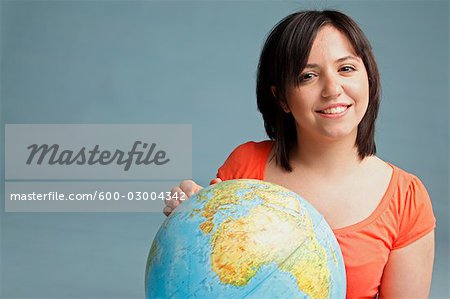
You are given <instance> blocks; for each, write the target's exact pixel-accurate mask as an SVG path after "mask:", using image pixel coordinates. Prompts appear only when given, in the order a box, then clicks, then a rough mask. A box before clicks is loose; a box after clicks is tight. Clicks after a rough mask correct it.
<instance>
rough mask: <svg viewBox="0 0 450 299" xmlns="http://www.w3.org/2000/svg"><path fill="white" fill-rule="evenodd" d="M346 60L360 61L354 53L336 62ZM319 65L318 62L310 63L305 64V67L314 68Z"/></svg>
mask: <svg viewBox="0 0 450 299" xmlns="http://www.w3.org/2000/svg"><path fill="white" fill-rule="evenodd" d="M346 60H355V61H357V62H359V59H358V58H356V57H355V56H352V55H348V56H344V57H342V58H339V59H337V60H336V61H335V62H343V61H346ZM317 67H319V65H318V64H317V63H308V64H307V65H305V69H312V68H317Z"/></svg>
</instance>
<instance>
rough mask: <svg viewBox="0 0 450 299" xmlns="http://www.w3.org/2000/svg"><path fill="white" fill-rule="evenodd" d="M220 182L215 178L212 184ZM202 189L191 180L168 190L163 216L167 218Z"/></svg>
mask: <svg viewBox="0 0 450 299" xmlns="http://www.w3.org/2000/svg"><path fill="white" fill-rule="evenodd" d="M221 181H222V180H221V179H219V178H215V179H214V180H213V181H212V184H213V185H214V184H217V183H219V182H221ZM202 189H203V187H202V186H200V185H197V184H196V183H195V182H194V181H192V180H184V181H182V182H181V183H180V185H179V186H175V187H173V188H172V190H170V193H171V198H170V199H168V200H166V201H165V204H166V206H165V207H164V211H163V213H164V215H166V216H169V215H170V214H171V213H172V211H173V210H175V208H176V207H178V206H179V205H180V204H181V203H182V202H183V201H184V200H186V199H188V198H189V197H191V196H192V195H193V194H195V193H197V192H199V191H200V190H202Z"/></svg>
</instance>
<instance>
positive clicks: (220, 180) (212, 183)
mask: <svg viewBox="0 0 450 299" xmlns="http://www.w3.org/2000/svg"><path fill="white" fill-rule="evenodd" d="M220 182H222V179H221V178H215V179H214V180H212V181H211V185H214V184H217V183H220Z"/></svg>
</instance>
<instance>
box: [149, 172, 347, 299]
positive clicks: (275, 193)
mask: <svg viewBox="0 0 450 299" xmlns="http://www.w3.org/2000/svg"><path fill="white" fill-rule="evenodd" d="M145 291H146V297H147V298H313V299H318V298H320V299H323V298H338V299H339V298H345V294H346V276H345V267H344V261H343V257H342V253H341V251H340V248H339V244H338V242H337V240H336V238H335V236H334V234H333V232H332V230H331V228H330V227H329V226H328V224H327V223H326V221H325V220H324V218H323V217H322V215H321V214H320V213H319V212H317V210H316V209H314V207H313V206H311V205H310V204H309V203H308V202H307V201H305V200H304V199H302V198H301V197H300V196H299V195H298V194H296V193H294V192H292V191H290V190H288V189H285V188H284V187H281V186H278V185H275V184H272V183H267V182H264V181H259V180H230V181H224V182H221V183H218V184H215V185H212V186H209V187H207V188H204V189H202V190H201V191H200V192H199V193H197V194H195V195H194V196H192V197H191V198H190V199H189V200H187V201H186V202H184V203H183V204H181V205H180V206H178V208H177V209H176V210H175V211H174V212H173V213H172V214H171V215H170V216H169V217H168V218H167V219H166V220H165V221H164V223H163V224H162V225H161V227H160V229H159V231H158V233H157V235H156V237H155V239H154V240H153V243H152V246H151V249H150V252H149V255H148V259H147V267H146V277H145Z"/></svg>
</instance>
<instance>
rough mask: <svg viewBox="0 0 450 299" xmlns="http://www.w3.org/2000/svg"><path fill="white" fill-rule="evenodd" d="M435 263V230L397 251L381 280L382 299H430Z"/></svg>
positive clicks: (393, 253) (392, 254) (392, 253)
mask: <svg viewBox="0 0 450 299" xmlns="http://www.w3.org/2000/svg"><path fill="white" fill-rule="evenodd" d="M433 261H434V230H433V231H431V232H430V233H428V234H426V235H425V236H423V237H422V238H420V239H418V240H417V241H415V242H414V243H412V244H410V245H408V246H406V247H403V248H399V249H396V250H393V251H392V252H391V253H390V255H389V259H388V262H387V264H386V267H385V268H384V272H383V277H382V279H381V288H380V297H379V298H415V299H416V298H417V299H419V298H428V297H429V293H430V286H431V276H432V272H433Z"/></svg>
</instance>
